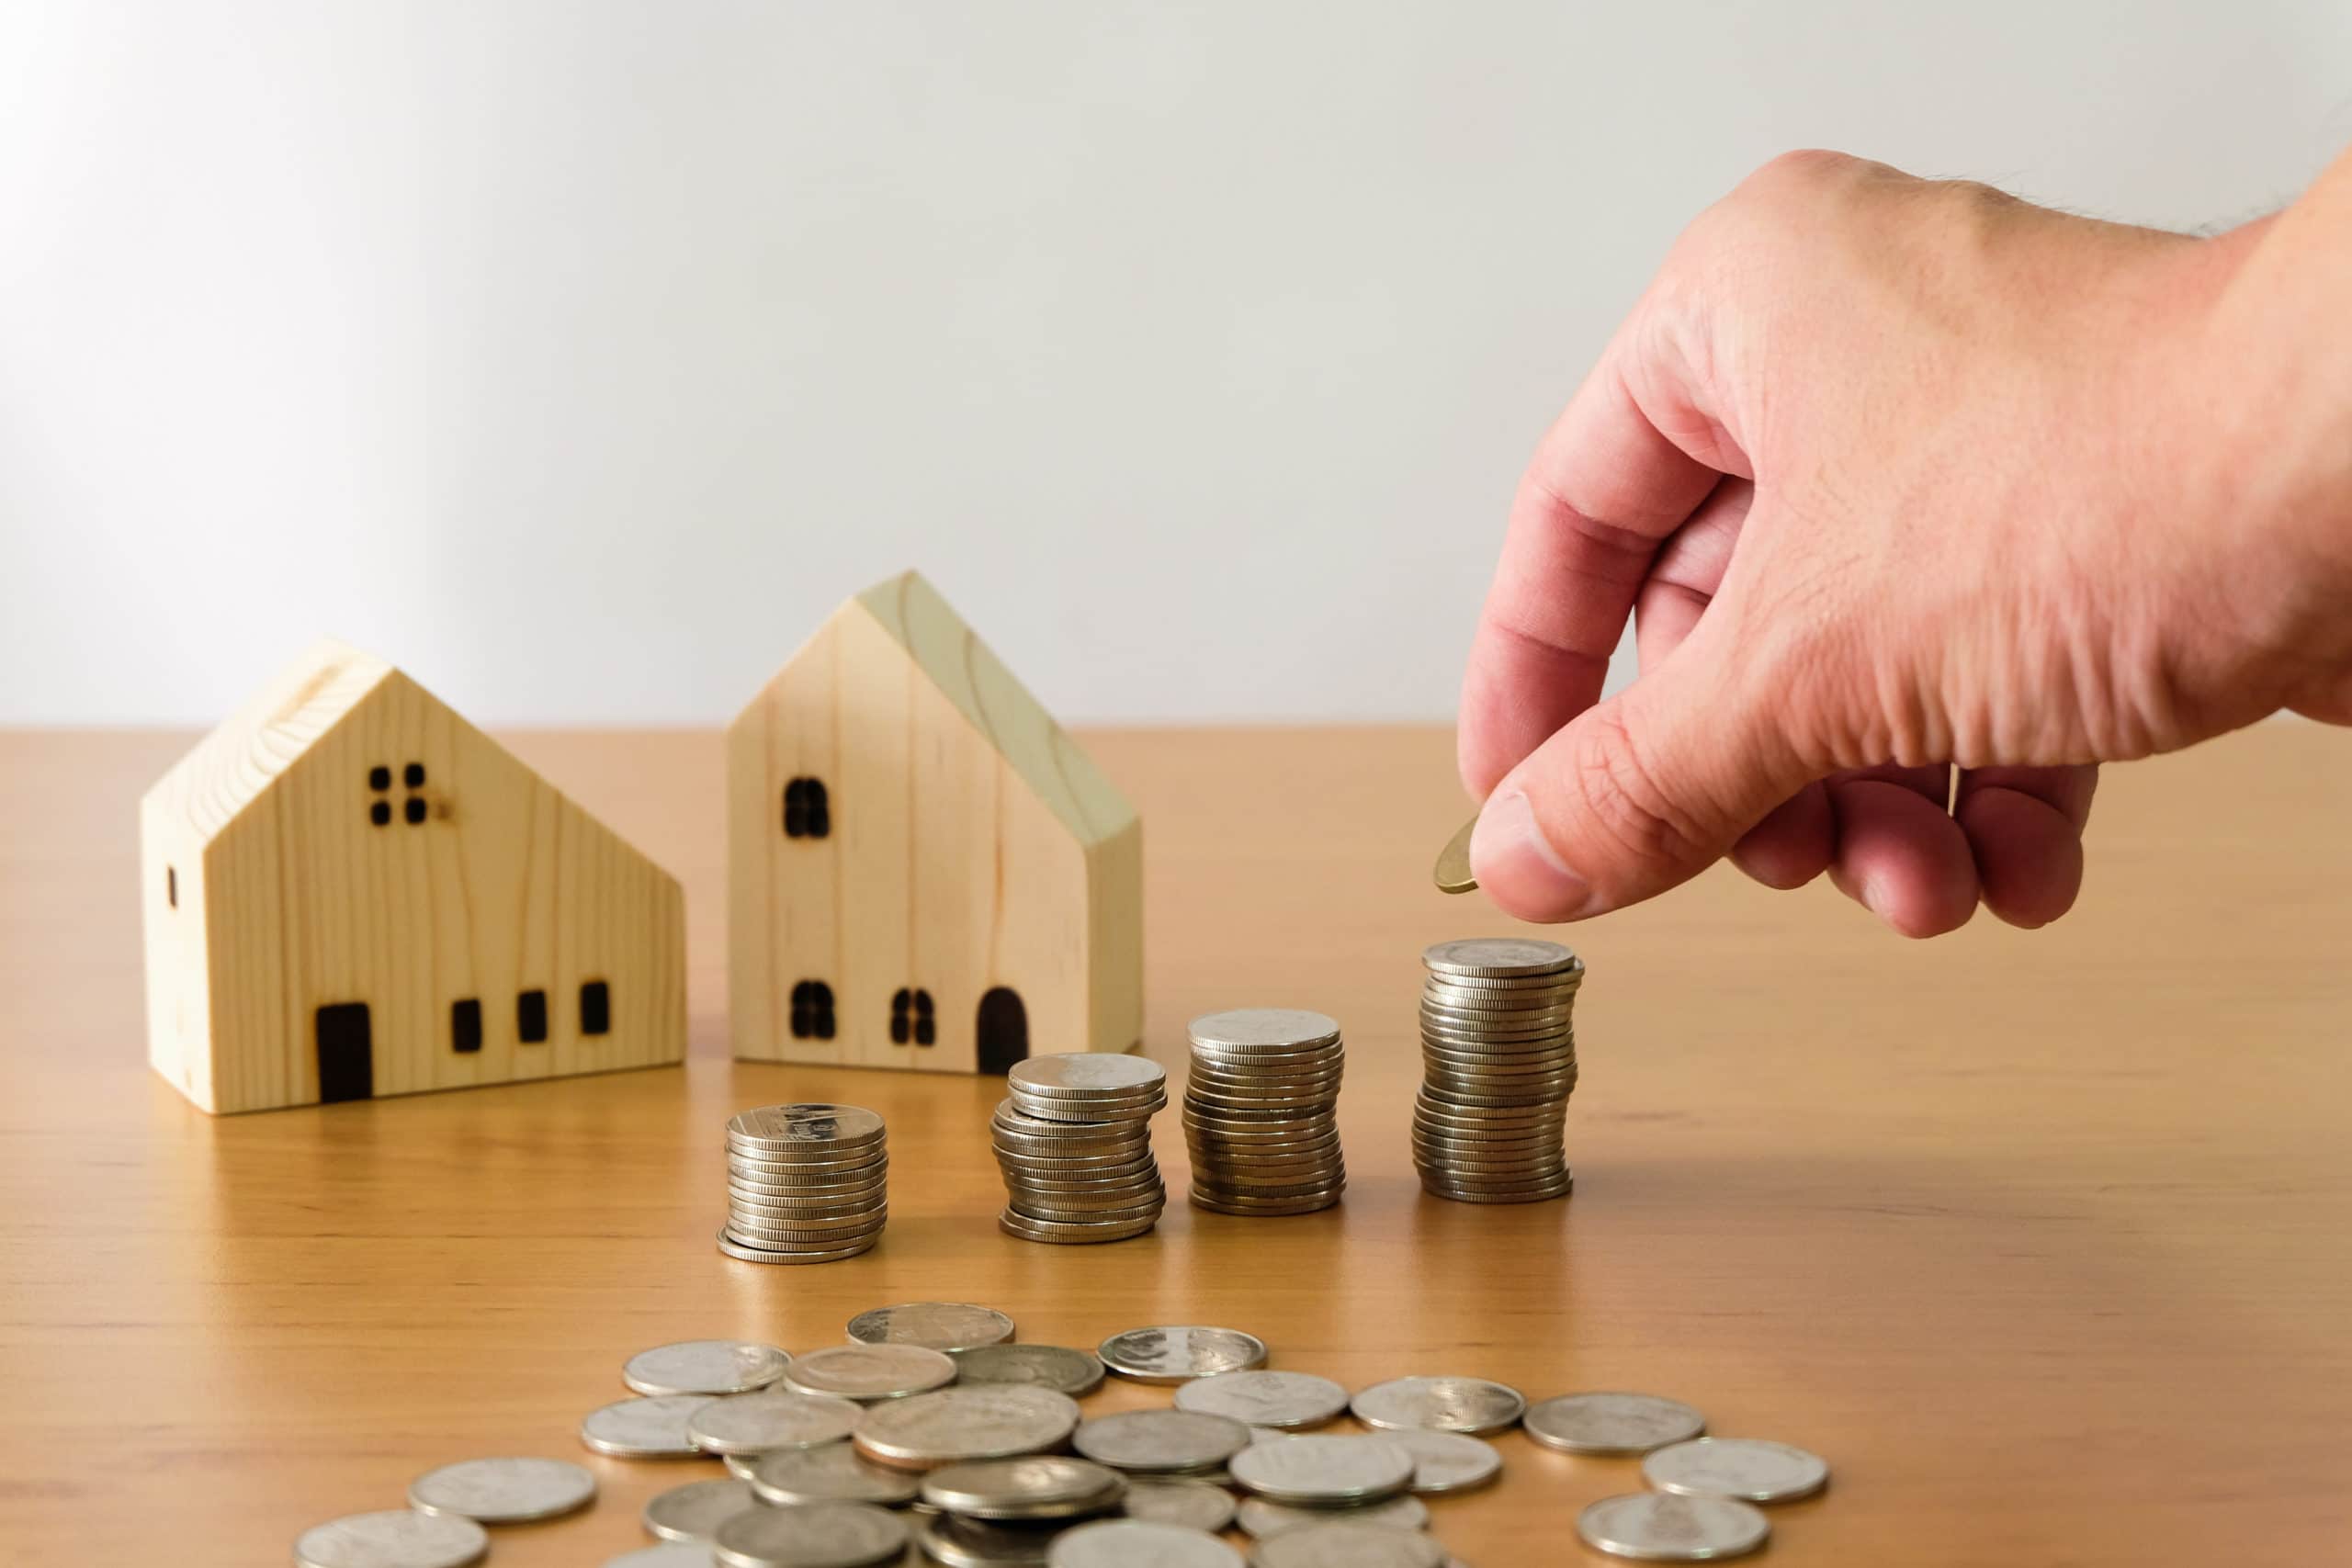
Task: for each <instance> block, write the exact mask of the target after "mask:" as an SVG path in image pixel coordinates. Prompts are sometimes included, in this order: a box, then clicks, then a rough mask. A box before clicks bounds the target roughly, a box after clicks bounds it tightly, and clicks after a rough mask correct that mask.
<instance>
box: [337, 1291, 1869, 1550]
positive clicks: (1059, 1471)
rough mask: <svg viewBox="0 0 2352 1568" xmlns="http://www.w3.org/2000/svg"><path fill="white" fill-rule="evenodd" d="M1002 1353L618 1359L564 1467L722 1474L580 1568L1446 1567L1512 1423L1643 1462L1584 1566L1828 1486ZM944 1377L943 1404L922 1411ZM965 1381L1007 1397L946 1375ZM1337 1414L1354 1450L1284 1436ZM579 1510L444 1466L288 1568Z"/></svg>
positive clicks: (533, 1484)
mask: <svg viewBox="0 0 2352 1568" xmlns="http://www.w3.org/2000/svg"><path fill="white" fill-rule="evenodd" d="M1012 1335H1013V1324H1012V1319H1011V1318H1010V1317H1007V1316H1006V1315H1005V1314H1002V1313H1001V1312H997V1311H995V1310H993V1309H991V1308H988V1307H980V1306H971V1305H966V1304H963V1303H954V1302H916V1303H908V1304H905V1305H900V1306H891V1307H882V1308H877V1309H876V1310H875V1311H872V1312H866V1313H861V1314H858V1315H857V1316H856V1317H855V1318H854V1319H852V1320H851V1323H850V1325H849V1336H848V1340H849V1342H848V1343H847V1344H845V1345H842V1346H836V1347H831V1348H821V1349H816V1350H811V1351H809V1352H807V1353H805V1354H803V1355H800V1356H797V1357H796V1356H792V1355H789V1354H787V1353H786V1352H785V1351H784V1350H782V1349H780V1348H777V1347H775V1346H773V1345H762V1344H754V1343H743V1342H738V1341H733V1340H723V1339H698V1340H690V1341H686V1342H684V1343H682V1344H676V1345H662V1346H657V1347H656V1348H652V1349H650V1350H645V1351H640V1352H639V1354H637V1355H635V1356H632V1357H630V1358H629V1359H628V1362H627V1363H626V1364H625V1365H624V1366H623V1368H622V1374H621V1375H622V1381H623V1382H625V1383H626V1384H627V1385H628V1387H629V1388H630V1389H632V1390H635V1391H637V1396H636V1397H633V1398H629V1399H623V1400H619V1401H616V1402H615V1403H614V1404H607V1405H605V1406H604V1407H602V1408H601V1409H598V1410H595V1411H593V1412H591V1413H590V1414H589V1416H587V1417H586V1418H585V1419H584V1420H583V1421H582V1423H581V1426H580V1436H581V1440H582V1443H584V1444H585V1445H586V1446H587V1447H588V1448H590V1449H592V1450H594V1451H596V1452H598V1453H602V1454H607V1455H613V1456H616V1457H621V1458H635V1459H690V1458H695V1457H701V1458H705V1459H707V1458H711V1457H717V1458H720V1459H723V1460H724V1461H725V1462H726V1466H727V1470H728V1472H729V1473H728V1474H726V1475H713V1476H710V1477H707V1478H695V1479H692V1480H689V1481H687V1482H685V1483H683V1484H681V1485H676V1486H673V1487H670V1488H669V1489H668V1490H666V1491H663V1492H661V1493H659V1494H658V1495H655V1496H654V1497H653V1498H652V1499H651V1500H650V1501H649V1502H648V1503H647V1504H646V1505H645V1506H644V1511H643V1514H642V1522H643V1524H644V1527H645V1530H646V1533H647V1534H648V1535H650V1536H652V1537H654V1538H655V1539H656V1540H657V1542H658V1543H659V1544H656V1545H652V1546H647V1547H643V1548H640V1549H639V1550H637V1551H628V1552H624V1553H622V1554H621V1555H619V1556H617V1557H615V1558H612V1559H610V1560H608V1562H606V1564H605V1568H714V1565H723V1568H880V1565H882V1564H892V1565H898V1564H901V1563H906V1564H911V1563H913V1562H916V1561H917V1560H918V1554H919V1555H920V1558H921V1559H922V1560H924V1561H928V1562H942V1563H945V1564H948V1568H1138V1565H1139V1564H1146V1563H1148V1564H1150V1565H1151V1568H1243V1565H1244V1559H1243V1557H1242V1555H1241V1553H1240V1552H1238V1551H1236V1550H1235V1549H1234V1548H1233V1547H1232V1546H1231V1545H1229V1544H1227V1542H1226V1541H1224V1540H1219V1539H1218V1532H1219V1531H1222V1530H1224V1529H1227V1528H1228V1527H1230V1526H1233V1525H1237V1524H1238V1526H1239V1528H1240V1529H1241V1530H1242V1531H1243V1532H1244V1533H1245V1534H1247V1535H1248V1536H1250V1538H1251V1542H1250V1551H1249V1556H1248V1558H1247V1564H1248V1568H1446V1565H1447V1564H1449V1563H1452V1562H1453V1559H1452V1558H1451V1557H1449V1556H1448V1554H1447V1552H1446V1551H1445V1549H1444V1548H1443V1547H1442V1546H1441V1545H1440V1544H1439V1543H1438V1541H1437V1540H1436V1539H1435V1538H1434V1537H1433V1536H1431V1535H1430V1533H1429V1527H1430V1522H1431V1518H1430V1508H1429V1506H1428V1505H1427V1504H1426V1503H1425V1502H1424V1501H1423V1500H1422V1499H1423V1498H1424V1497H1428V1496H1434V1495H1442V1494H1449V1493H1458V1492H1465V1491H1470V1490H1473V1489H1476V1488H1477V1487H1481V1486H1484V1485H1487V1484H1488V1483H1491V1482H1492V1481H1493V1480H1494V1479H1495V1477H1496V1476H1497V1475H1498V1473H1499V1472H1500V1471H1501V1469H1502V1456H1501V1453H1500V1451H1499V1450H1497V1449H1496V1448H1495V1447H1494V1445H1492V1444H1490V1443H1488V1442H1487V1441H1485V1440H1484V1439H1483V1438H1479V1437H1476V1436H1474V1435H1472V1434H1475V1433H1480V1432H1495V1431H1499V1430H1502V1429H1504V1428H1506V1427H1510V1426H1512V1425H1522V1426H1523V1427H1524V1428H1525V1430H1526V1433H1527V1435H1528V1437H1529V1438H1531V1439H1532V1440H1533V1441H1534V1442H1537V1443H1539V1444H1542V1445H1544V1446H1545V1447H1548V1448H1553V1449H1557V1450H1562V1451H1565V1452H1568V1453H1577V1454H1592V1455H1617V1456H1627V1457H1631V1456H1641V1457H1642V1461H1643V1464H1642V1470H1643V1475H1644V1478H1645V1480H1646V1481H1647V1482H1648V1483H1649V1485H1650V1486H1651V1487H1652V1488H1653V1490H1651V1491H1648V1492H1641V1493H1633V1494H1629V1495H1621V1496H1614V1497H1606V1498H1603V1499H1601V1500H1600V1502H1597V1503H1594V1504H1592V1505H1591V1506H1589V1507H1587V1508H1586V1509H1584V1511H1583V1513H1582V1514H1581V1515H1580V1516H1579V1517H1578V1519H1577V1531H1578V1534H1579V1535H1580V1536H1581V1538H1582V1539H1583V1540H1584V1541H1585V1543H1586V1544H1587V1545H1589V1546H1590V1547H1592V1548H1593V1549H1594V1550H1596V1551H1603V1552H1608V1553H1611V1554H1613V1555H1616V1556H1620V1557H1634V1558H1644V1559H1648V1560H1652V1561H1657V1562H1700V1561H1706V1560H1712V1559H1716V1558H1723V1557H1732V1556H1737V1555H1740V1554H1742V1553H1745V1552H1748V1551H1755V1550H1757V1549H1758V1548H1759V1547H1761V1546H1762V1545H1763V1544H1764V1542H1765V1541H1766V1540H1767V1539H1768V1538H1769V1537H1770V1533H1771V1532H1770V1525H1769V1524H1768V1523H1767V1521H1766V1519H1765V1517H1764V1515H1763V1514H1762V1513H1761V1512H1760V1511H1759V1510H1758V1507H1757V1506H1756V1505H1758V1504H1766V1505H1769V1504H1773V1503H1781V1502H1790V1501H1793V1500H1795V1499H1797V1498H1800V1497H1809V1496H1812V1495H1815V1493H1818V1492H1819V1491H1820V1490H1821V1489H1822V1488H1823V1487H1824V1486H1825V1485H1826V1484H1827V1483H1828V1478H1829V1471H1828V1467H1827V1466H1826V1464H1824V1463H1823V1462H1822V1461H1821V1460H1819V1459H1818V1458H1816V1457H1815V1456H1814V1455H1812V1454H1810V1453H1807V1452H1805V1451H1804V1450H1802V1449H1795V1448H1791V1447H1789V1446H1788V1445H1786V1444H1783V1443H1770V1442H1763V1441H1759V1440H1756V1439H1750V1438H1709V1437H1705V1436H1703V1435H1702V1434H1703V1433H1704V1432H1705V1429H1706V1422H1705V1419H1704V1418H1703V1417H1702V1416H1701V1415H1700V1414H1699V1412H1698V1411H1696V1410H1694V1409H1692V1408H1691V1406H1689V1405H1687V1404H1680V1403H1679V1402H1678V1401H1675V1400H1670V1399H1661V1398H1658V1397H1657V1396H1655V1395H1651V1394H1641V1393H1569V1394H1562V1395H1559V1396H1558V1397H1556V1398H1553V1399H1546V1400H1543V1401H1541V1402H1539V1403H1537V1404H1532V1405H1530V1404H1528V1403H1527V1401H1526V1400H1525V1399H1524V1398H1522V1397H1521V1394H1520V1393H1519V1392H1518V1391H1517V1390H1515V1389H1512V1388H1510V1387H1508V1386H1507V1385H1505V1384H1502V1383H1498V1382H1490V1381H1488V1380H1487V1379H1483V1378H1470V1377H1403V1378H1396V1379H1392V1380H1390V1381H1389V1382H1382V1383H1376V1384H1374V1385H1373V1386H1372V1387H1370V1388H1366V1389H1363V1390H1362V1391H1360V1392H1358V1393H1356V1394H1355V1395H1354V1396H1353V1397H1352V1399H1351V1397H1350V1396H1349V1394H1348V1393H1347V1391H1346V1390H1345V1389H1343V1388H1342V1387H1341V1386H1340V1384H1338V1383H1335V1382H1331V1381H1330V1380H1329V1379H1327V1378H1321V1377H1317V1376H1314V1375H1312V1374H1309V1373H1306V1372H1294V1371H1267V1370H1263V1364H1264V1362H1265V1360H1266V1358H1267V1350H1266V1346H1265V1343H1264V1341H1262V1340H1261V1339H1259V1338H1257V1337H1255V1336H1253V1335H1249V1334H1244V1333H1242V1332H1240V1331H1239V1330H1238V1329H1231V1328H1216V1327H1208V1326H1204V1325H1174V1326H1165V1327H1151V1328H1136V1329H1129V1330H1127V1331H1125V1333H1121V1334H1114V1335H1113V1336H1111V1337H1109V1338H1107V1339H1105V1340H1103V1343H1102V1344H1101V1345H1100V1346H1099V1347H1098V1348H1096V1349H1095V1350H1094V1351H1091V1352H1090V1351H1086V1350H1082V1349H1077V1348H1064V1347H1059V1346H1024V1345H1016V1344H1014V1343H1013V1342H1012ZM1012 1352H1024V1353H1026V1354H1024V1355H1023V1356H1021V1357H1017V1358H1016V1357H1014V1356H1012V1354H1011V1353H1012ZM933 1358H937V1359H933ZM942 1362H945V1363H946V1364H947V1365H949V1366H952V1367H953V1368H955V1369H956V1372H957V1373H958V1374H959V1375H958V1379H957V1381H956V1382H950V1383H947V1384H945V1385H944V1386H932V1380H933V1379H935V1378H937V1377H938V1376H939V1375H940V1372H941V1370H942V1367H941V1363H942ZM990 1367H993V1368H994V1369H995V1370H996V1371H1001V1372H1003V1373H1005V1374H1007V1375H1005V1376H1003V1377H1001V1378H998V1379H995V1380H993V1381H989V1380H986V1379H982V1378H976V1377H969V1375H968V1374H970V1373H972V1372H974V1371H978V1370H980V1369H983V1368H990ZM1106 1368H1107V1369H1108V1370H1109V1371H1111V1372H1112V1373H1114V1375H1116V1376H1118V1377H1121V1378H1123V1379H1125V1380H1127V1381H1129V1382H1140V1383H1156V1384H1160V1385H1163V1386H1170V1387H1173V1388H1174V1390H1175V1394H1174V1407H1173V1408H1160V1409H1141V1410H1125V1411H1120V1412H1117V1413H1115V1414H1111V1415H1104V1416H1096V1417H1094V1418H1092V1419H1087V1418H1085V1417H1084V1416H1083V1415H1082V1413H1081V1412H1080V1408H1079V1405H1078V1404H1077V1402H1076V1400H1075V1398H1074V1397H1072V1395H1073V1393H1087V1392H1091V1390H1092V1389H1093V1388H1094V1387H1095V1386H1096V1385H1097V1384H1099V1383H1100V1382H1101V1381H1102V1374H1103V1370H1104V1369H1106ZM1032 1373H1035V1374H1036V1375H1035V1376H1032V1375H1030V1374H1032ZM1051 1382H1059V1383H1061V1384H1063V1385H1064V1387H1058V1388H1057V1387H1054V1386H1048V1384H1049V1383H1051ZM1065 1389H1067V1390H1068V1392H1065ZM918 1390H919V1391H918ZM809 1391H815V1392H809ZM833 1391H840V1392H841V1393H847V1394H848V1395H849V1397H839V1396H837V1393H835V1392H833ZM1345 1413H1352V1415H1353V1416H1354V1417H1355V1419H1356V1421H1357V1422H1358V1423H1360V1424H1361V1425H1362V1426H1363V1427H1365V1428H1367V1429H1366V1430H1363V1431H1352V1432H1351V1431H1341V1430H1330V1429H1321V1430H1315V1431H1310V1432H1306V1433H1305V1434H1303V1435H1297V1434H1296V1433H1295V1429H1296V1428H1300V1427H1318V1428H1328V1427H1329V1423H1331V1422H1333V1421H1334V1420H1336V1419H1337V1418H1338V1417H1339V1416H1341V1415H1342V1414H1345ZM1072 1449H1074V1450H1076V1452H1075V1453H1074V1454H1073V1453H1070V1452H1068V1451H1065V1450H1072ZM1234 1490H1238V1491H1239V1492H1240V1493H1241V1494H1242V1496H1241V1498H1240V1499H1239V1501H1238V1506H1237V1502H1236V1498H1235V1496H1234V1495H1233V1491H1234ZM595 1495H596V1483H595V1479H594V1476H592V1475H591V1474H590V1473H589V1472H587V1471H585V1470H584V1469H582V1467H581V1466H579V1465H576V1464H572V1463H571V1462H569V1461H562V1460H550V1459H533V1458H511V1459H488V1460H471V1461H463V1462H460V1463H458V1464H451V1465H444V1466H442V1467H441V1468H439V1469H437V1470H433V1471H429V1472H426V1473H424V1475H421V1476H419V1477H418V1478H417V1479H416V1481H415V1482H414V1483H413V1484H412V1485H411V1487H410V1489H409V1501H410V1505H411V1506H409V1507H407V1508H404V1509H392V1510H389V1511H385V1512H380V1513H372V1514H357V1515H354V1516H352V1517H348V1518H342V1519H334V1520H331V1521H329V1522H328V1523H326V1524H322V1525H320V1526H318V1527H316V1528H315V1529H311V1530H308V1531H306V1532H304V1533H303V1535H302V1536H301V1538H300V1540H298V1541H297V1542H296V1543H295V1549H294V1556H295V1562H296V1563H297V1564H298V1565H299V1568H465V1565H466V1564H469V1563H471V1562H477V1561H479V1560H480V1559H481V1556H482V1555H483V1554H484V1553H485V1552H486V1551H488V1550H489V1545H490V1536H489V1534H488V1532H487V1531H486V1530H484V1529H483V1528H482V1527H483V1526H485V1525H492V1526H495V1525H505V1524H520V1523H526V1522H528V1521H533V1520H538V1519H546V1518H552V1517H557V1516H558V1515H561V1514H565V1513H570V1512H571V1511H573V1510H575V1509H578V1508H582V1507H585V1506H588V1505H589V1504H590V1503H592V1502H593V1501H594V1498H595Z"/></svg>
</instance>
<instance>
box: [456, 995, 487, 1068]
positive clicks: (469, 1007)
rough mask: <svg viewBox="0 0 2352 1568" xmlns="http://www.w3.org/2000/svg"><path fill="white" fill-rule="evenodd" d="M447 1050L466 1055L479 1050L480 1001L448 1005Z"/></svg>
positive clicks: (465, 1001) (470, 998)
mask: <svg viewBox="0 0 2352 1568" xmlns="http://www.w3.org/2000/svg"><path fill="white" fill-rule="evenodd" d="M449 1049H450V1050H452V1051H457V1052H459V1053H462V1054H466V1055H471V1054H472V1053H473V1052H476V1051H479V1050H481V998H478V997H468V998H466V999H465V1000H463V1001H461V1002H451V1003H450V1004H449Z"/></svg>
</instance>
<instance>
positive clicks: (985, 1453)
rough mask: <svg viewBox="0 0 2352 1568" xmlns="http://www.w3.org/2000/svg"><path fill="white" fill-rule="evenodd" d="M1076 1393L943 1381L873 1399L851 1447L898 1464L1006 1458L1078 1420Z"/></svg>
mask: <svg viewBox="0 0 2352 1568" xmlns="http://www.w3.org/2000/svg"><path fill="white" fill-rule="evenodd" d="M1078 1421H1079V1412H1078V1401H1076V1400H1074V1399H1072V1398H1070V1397H1069V1395H1068V1394H1064V1393H1055V1392H1054V1391H1053V1390H1052V1389H1049V1388H1032V1387H1027V1386H1024V1385H1023V1384H1020V1383H984V1384H980V1385H978V1386H975V1387H971V1388H943V1389H939V1390H936V1391H935V1392H933V1393H918V1394H913V1395H910V1397H908V1398H905V1399H894V1400H892V1401H890V1402H889V1403H888V1404H876V1405H875V1406H873V1407H872V1408H870V1409H869V1410H867V1411H866V1412H865V1420H864V1421H863V1422H862V1423H861V1424H860V1425H859V1427H858V1430H857V1433H856V1435H855V1436H854V1438H852V1439H851V1440H852V1441H853V1442H854V1443H855V1444H856V1445H857V1450H858V1452H860V1453H862V1454H864V1455H865V1457H866V1458H868V1459H870V1460H874V1461H877V1462H879V1463H882V1464H887V1465H891V1466H894V1467H897V1468H899V1469H908V1470H930V1469H933V1468H935V1467H937V1466H939V1465H944V1464H955V1463H957V1462H959V1461H966V1460H978V1459H1010V1458H1012V1456H1014V1455H1015V1454H1033V1453H1042V1452H1044V1451H1046V1450H1048V1449H1054V1448H1058V1447H1060V1446H1061V1444H1062V1443H1064V1442H1065V1441H1067V1440H1068V1439H1069V1435H1070V1433H1071V1432H1072V1431H1074V1430H1075V1429H1076V1428H1077V1427H1078Z"/></svg>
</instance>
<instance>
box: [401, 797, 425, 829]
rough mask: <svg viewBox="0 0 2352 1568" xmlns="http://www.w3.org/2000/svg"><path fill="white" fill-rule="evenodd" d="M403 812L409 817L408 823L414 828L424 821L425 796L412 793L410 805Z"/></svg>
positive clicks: (409, 798)
mask: <svg viewBox="0 0 2352 1568" xmlns="http://www.w3.org/2000/svg"><path fill="white" fill-rule="evenodd" d="M403 814H404V815H405V816H406V817H407V818H408V825H409V826H410V827H412V828H413V827H415V826H416V825H417V824H418V823H420V822H423V821H424V796H423V795H410V796H409V797H408V805H407V807H405V808H404V813H403Z"/></svg>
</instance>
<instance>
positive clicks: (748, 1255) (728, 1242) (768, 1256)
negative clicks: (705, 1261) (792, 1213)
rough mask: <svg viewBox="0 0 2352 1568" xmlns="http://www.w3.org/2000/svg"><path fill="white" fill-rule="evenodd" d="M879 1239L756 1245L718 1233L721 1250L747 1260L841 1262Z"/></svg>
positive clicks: (869, 1250) (768, 1261)
mask: <svg viewBox="0 0 2352 1568" xmlns="http://www.w3.org/2000/svg"><path fill="white" fill-rule="evenodd" d="M876 1239H877V1238H876V1237H874V1236H870V1235H869V1236H865V1237H861V1238H860V1239H858V1240H856V1241H854V1242H851V1243H849V1244H848V1245H846V1246H843V1247H804V1248H787V1247H754V1246H752V1245H750V1244H749V1243H747V1242H744V1241H741V1240H739V1239H738V1238H736V1237H735V1236H732V1235H729V1234H728V1233H727V1232H726V1231H723V1230H722V1231H720V1232H719V1233H718V1250H719V1251H721V1252H723V1253H725V1254H727V1256H728V1257H729V1258H737V1259H740V1260H741V1261H742V1262H745V1263H786V1264H797V1263H839V1262H840V1261H842V1259H843V1258H856V1257H859V1256H861V1255H863V1254H865V1253H868V1252H871V1251H873V1250H874V1244H875V1241H876Z"/></svg>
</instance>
